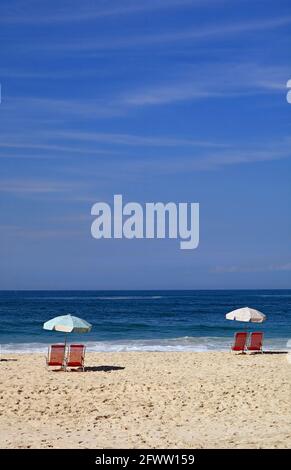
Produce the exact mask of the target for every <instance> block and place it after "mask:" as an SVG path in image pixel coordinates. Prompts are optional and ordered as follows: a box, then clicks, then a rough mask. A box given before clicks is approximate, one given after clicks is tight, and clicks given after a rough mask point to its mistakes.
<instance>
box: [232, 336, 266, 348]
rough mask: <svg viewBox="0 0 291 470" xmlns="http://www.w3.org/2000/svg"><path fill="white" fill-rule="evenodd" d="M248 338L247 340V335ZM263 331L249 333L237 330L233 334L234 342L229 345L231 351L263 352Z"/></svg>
mask: <svg viewBox="0 0 291 470" xmlns="http://www.w3.org/2000/svg"><path fill="white" fill-rule="evenodd" d="M249 336H250V339H249V341H248V337H249ZM262 348H263V333H261V332H259V331H254V332H253V333H251V334H250V335H249V334H248V333H247V332H243V331H241V332H239V333H236V334H235V337H234V343H233V345H232V347H231V350H232V351H240V352H247V351H250V352H261V353H262V352H263V349H262Z"/></svg>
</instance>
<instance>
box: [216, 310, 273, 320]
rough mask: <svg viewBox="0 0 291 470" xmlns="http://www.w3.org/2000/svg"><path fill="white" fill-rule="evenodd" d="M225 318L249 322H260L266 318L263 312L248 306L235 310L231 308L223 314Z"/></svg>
mask: <svg viewBox="0 0 291 470" xmlns="http://www.w3.org/2000/svg"><path fill="white" fill-rule="evenodd" d="M225 318H226V319H227V320H236V321H243V322H251V323H262V322H263V321H265V320H266V319H267V317H266V315H264V313H262V312H259V310H255V309H254V308H249V307H244V308H238V309H236V310H233V311H232V312H229V313H227V314H226V315H225Z"/></svg>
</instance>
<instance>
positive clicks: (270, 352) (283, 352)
mask: <svg viewBox="0 0 291 470" xmlns="http://www.w3.org/2000/svg"><path fill="white" fill-rule="evenodd" d="M259 354H260V353H259ZM263 354H288V351H263Z"/></svg>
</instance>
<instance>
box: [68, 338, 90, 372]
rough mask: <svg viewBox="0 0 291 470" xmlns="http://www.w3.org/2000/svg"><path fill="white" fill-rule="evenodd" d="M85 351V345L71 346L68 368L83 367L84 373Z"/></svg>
mask: <svg viewBox="0 0 291 470" xmlns="http://www.w3.org/2000/svg"><path fill="white" fill-rule="evenodd" d="M85 349H86V348H85V346H84V344H70V346H69V352H68V358H67V362H66V367H81V368H82V369H83V372H84V359H85Z"/></svg>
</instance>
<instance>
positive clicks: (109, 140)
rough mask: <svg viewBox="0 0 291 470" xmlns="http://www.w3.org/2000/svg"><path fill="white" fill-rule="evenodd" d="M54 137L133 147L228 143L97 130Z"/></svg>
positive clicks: (211, 145) (217, 144)
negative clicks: (100, 131)
mask: <svg viewBox="0 0 291 470" xmlns="http://www.w3.org/2000/svg"><path fill="white" fill-rule="evenodd" d="M55 137H62V138H65V139H70V140H77V141H85V142H96V143H106V144H113V145H121V146H133V147H140V146H142V147H179V148H180V147H185V146H186V147H229V144H226V143H219V142H212V141H206V140H204V141H203V140H193V139H183V138H171V137H167V136H165V137H162V136H161V137H153V136H150V137H149V136H141V135H132V134H115V133H99V132H66V131H63V132H56V133H55Z"/></svg>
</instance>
